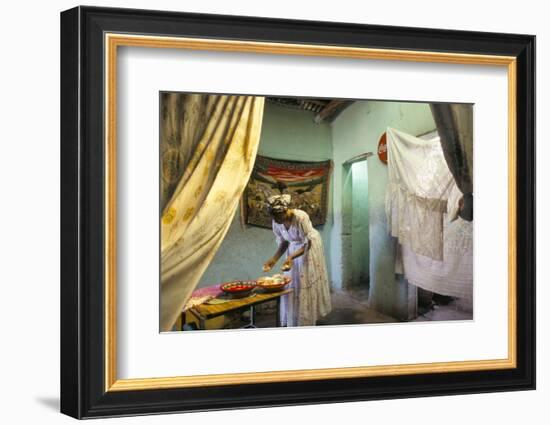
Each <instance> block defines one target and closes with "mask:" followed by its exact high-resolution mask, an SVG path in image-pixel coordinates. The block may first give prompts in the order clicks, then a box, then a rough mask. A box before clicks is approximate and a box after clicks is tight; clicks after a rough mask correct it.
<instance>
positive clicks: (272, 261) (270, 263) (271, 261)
mask: <svg viewBox="0 0 550 425" xmlns="http://www.w3.org/2000/svg"><path fill="white" fill-rule="evenodd" d="M276 262H277V261H276V260H275V259H273V258H270V259H269V260H267V261H266V262H265V263H264V266H263V267H262V270H263V271H264V272H268V271H270V270H271V269H272V268H273V266H274V265H275V263H276Z"/></svg>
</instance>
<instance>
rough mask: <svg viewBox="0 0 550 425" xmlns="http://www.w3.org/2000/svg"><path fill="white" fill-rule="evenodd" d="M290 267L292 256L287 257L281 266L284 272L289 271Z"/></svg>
mask: <svg viewBox="0 0 550 425" xmlns="http://www.w3.org/2000/svg"><path fill="white" fill-rule="evenodd" d="M291 268H292V257H288V258H287V259H286V260H285V262H284V263H283V266H282V267H281V270H282V271H284V272H287V271H289V270H290V269H291Z"/></svg>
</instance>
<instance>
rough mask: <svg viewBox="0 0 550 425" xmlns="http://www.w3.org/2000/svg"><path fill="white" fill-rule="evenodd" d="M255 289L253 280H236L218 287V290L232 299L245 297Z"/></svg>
mask: <svg viewBox="0 0 550 425" xmlns="http://www.w3.org/2000/svg"><path fill="white" fill-rule="evenodd" d="M255 287H256V282H254V281H253V280H237V281H233V282H226V283H222V284H221V285H220V289H221V290H222V291H223V292H225V293H226V294H230V295H232V296H234V297H237V298H238V297H246V296H247V295H249V294H250V292H252V290H253V289H254V288H255Z"/></svg>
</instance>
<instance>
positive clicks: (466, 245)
mask: <svg viewBox="0 0 550 425" xmlns="http://www.w3.org/2000/svg"><path fill="white" fill-rule="evenodd" d="M461 197H462V193H461V192H460V190H459V189H458V187H456V185H454V186H453V189H452V190H451V195H450V196H449V200H448V206H449V209H448V211H447V214H445V215H444V220H443V258H444V259H443V261H437V260H434V259H432V258H428V257H425V256H423V255H419V254H416V253H414V252H413V251H412V250H411V249H410V248H408V247H406V246H399V247H398V256H397V259H396V273H400V274H404V275H405V277H406V278H407V280H408V281H409V283H412V284H413V285H415V286H418V287H420V288H422V289H425V290H427V291H431V292H435V293H438V294H441V295H447V296H451V297H458V298H462V299H465V300H470V301H471V300H472V299H473V295H472V294H473V222H470V221H466V220H463V219H462V218H460V217H458V218H456V219H454V218H455V217H456V211H457V209H458V202H459V199H460V198H461Z"/></svg>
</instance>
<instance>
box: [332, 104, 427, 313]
mask: <svg viewBox="0 0 550 425" xmlns="http://www.w3.org/2000/svg"><path fill="white" fill-rule="evenodd" d="M387 127H393V128H396V129H398V130H401V131H404V132H406V133H409V134H413V135H420V134H423V133H426V132H428V131H431V130H433V129H434V128H435V124H434V121H433V118H432V114H431V112H430V109H429V106H428V105H427V104H422V103H401V102H379V101H361V102H355V103H354V104H353V105H351V106H350V107H349V108H347V109H346V110H344V112H342V114H341V115H340V116H339V117H338V118H337V119H336V120H335V121H334V122H333V124H332V141H333V146H334V152H333V161H334V173H333V183H334V184H333V188H334V189H333V218H334V221H333V227H332V236H331V239H332V245H331V258H330V265H331V272H332V282H333V285H334V286H335V287H337V288H338V287H342V284H343V282H342V276H343V275H344V273H342V268H343V265H344V263H343V261H342V258H343V255H350V254H351V253H349V252H346V251H345V246H346V245H345V244H344V245H343V244H342V232H343V227H342V224H343V223H342V217H343V216H345V214H347V211H345V209H346V208H347V206H346V208H343V205H342V196H341V190H342V187H343V185H344V182H343V178H345V177H346V176H345V175H343V174H344V173H343V165H342V164H343V163H344V162H345V161H346V160H348V159H350V158H352V157H354V156H356V155H358V154H361V153H365V152H373V153H375V154H376V152H377V147H378V141H379V139H380V136H381V135H382V134H383V133H384V132H385V131H386V129H387ZM367 162H368V218H369V239H370V244H369V257H370V273H369V274H370V294H369V302H370V304H371V306H372V307H374V308H376V309H377V310H379V311H381V312H383V313H386V314H390V315H392V316H394V317H396V318H400V319H406V318H407V317H408V314H409V312H408V309H409V307H408V305H409V296H410V294H409V290H408V284H407V283H406V282H404V281H399V280H396V275H395V273H394V268H395V246H394V241H393V239H392V238H391V237H390V236H389V235H388V230H387V223H386V214H385V209H384V201H385V194H386V184H387V179H388V176H387V166H386V165H385V164H383V163H382V162H381V161H380V160H379V159H378V156H377V155H375V156H374V157H371V158H369V159H368V160H367Z"/></svg>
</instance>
